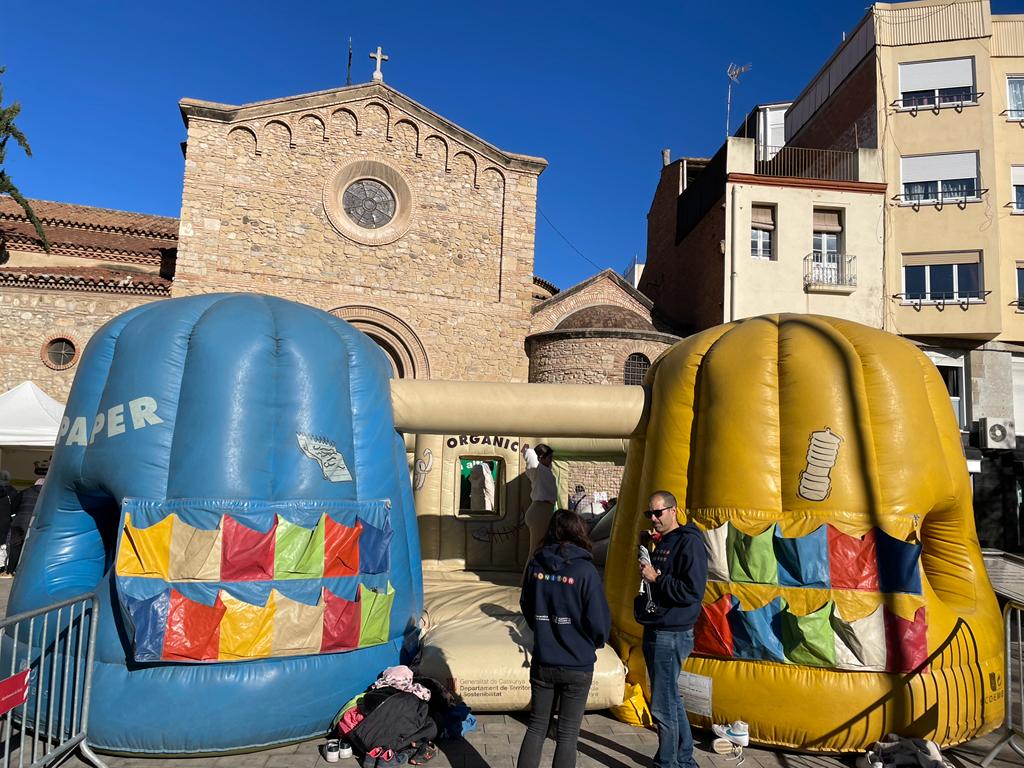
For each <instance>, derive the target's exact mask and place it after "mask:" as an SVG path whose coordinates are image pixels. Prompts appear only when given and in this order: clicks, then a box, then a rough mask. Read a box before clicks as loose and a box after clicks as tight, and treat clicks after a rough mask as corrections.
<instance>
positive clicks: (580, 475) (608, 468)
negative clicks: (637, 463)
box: [566, 461, 625, 499]
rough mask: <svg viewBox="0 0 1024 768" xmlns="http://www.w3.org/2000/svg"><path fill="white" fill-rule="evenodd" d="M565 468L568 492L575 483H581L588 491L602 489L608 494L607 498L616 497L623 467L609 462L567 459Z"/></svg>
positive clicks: (596, 491)
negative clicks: (586, 461)
mask: <svg viewBox="0 0 1024 768" xmlns="http://www.w3.org/2000/svg"><path fill="white" fill-rule="evenodd" d="M566 468H567V470H568V473H569V493H572V491H573V489H575V488H576V486H577V485H582V486H583V487H584V488H586V489H587V491H588V492H589V493H599V492H602V491H603V492H604V493H607V494H608V498H609V499H614V498H616V497H618V495H619V486H621V485H622V473H623V472H624V471H625V467H619V466H616V465H615V464H612V463H610V462H601V463H593V464H591V463H585V462H578V461H567V462H566Z"/></svg>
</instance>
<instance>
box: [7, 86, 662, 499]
mask: <svg viewBox="0 0 1024 768" xmlns="http://www.w3.org/2000/svg"><path fill="white" fill-rule="evenodd" d="M180 108H181V113H182V116H183V118H184V121H185V126H186V131H187V141H186V143H185V145H184V152H185V171H184V185H183V193H182V205H181V217H180V219H172V218H166V217H159V216H147V215H143V214H137V213H131V212H127V211H111V210H106V209H100V208H91V207H87V206H79V205H70V204H66V203H54V202H47V201H40V200H36V201H32V203H33V207H34V208H35V210H36V213H37V214H38V215H39V217H40V218H41V220H42V222H43V225H44V229H45V231H46V232H47V235H48V237H49V239H50V240H51V243H52V245H53V248H52V250H51V253H49V254H46V253H44V252H43V249H42V247H41V244H40V243H39V242H38V240H37V238H36V235H35V233H34V231H33V229H32V227H31V225H30V224H29V222H28V221H27V219H26V218H25V216H24V214H23V212H22V211H21V209H20V208H19V207H18V206H17V205H16V204H15V203H14V202H13V201H12V200H10V199H9V198H3V197H0V238H2V239H3V241H4V242H5V244H6V246H7V249H8V251H9V252H10V258H9V260H8V262H7V263H4V264H0V392H3V391H6V390H8V389H10V388H11V387H13V386H15V385H17V384H19V383H20V382H22V381H25V380H32V381H35V382H36V383H37V384H38V385H39V386H41V387H42V388H43V389H44V390H45V391H47V392H48V393H49V394H50V395H52V396H53V397H56V398H57V399H59V400H64V399H66V397H67V394H68V391H69V389H70V386H71V382H72V380H73V377H74V373H75V369H76V365H77V361H78V359H79V355H80V354H81V351H82V350H84V348H85V345H86V343H87V342H88V340H89V337H90V336H91V335H92V334H93V333H94V332H95V331H96V330H97V329H98V328H99V327H100V326H101V325H103V323H105V322H106V321H107V320H109V319H111V318H112V317H114V316H116V315H118V314H120V313H122V312H124V311H126V310H128V309H131V308H132V307H135V306H138V305H139V304H141V303H143V302H147V301H153V300H158V299H163V298H169V297H178V296H188V295H194V294H201V293H211V292H221V291H229V292H230V291H251V292H256V293H266V294H272V295H277V296H281V297H284V298H287V299H292V300H294V301H300V302H303V303H306V304H310V305H313V306H316V307H319V308H321V309H323V310H326V311H328V312H331V313H333V314H335V315H337V316H339V317H341V318H344V319H345V320H347V321H349V322H351V323H352V324H354V325H355V326H356V327H358V328H360V329H361V330H363V331H364V332H365V333H367V334H368V335H369V336H370V337H371V338H373V339H374V341H376V342H377V344H378V345H380V347H381V348H382V349H383V350H384V351H385V353H386V354H387V355H388V357H389V358H390V360H391V362H392V365H393V367H394V369H395V373H396V375H398V376H401V377H406V378H432V379H462V380H474V381H500V382H525V381H544V382H560V381H561V382H578V383H584V382H585V383H615V384H621V383H638V382H639V381H640V380H641V379H642V376H643V373H644V371H645V370H646V366H647V365H649V364H650V362H651V361H653V360H654V358H655V357H657V355H658V354H660V352H661V351H662V350H663V349H665V348H666V347H667V346H669V345H670V344H671V343H672V342H673V341H675V340H676V337H674V336H672V335H670V334H668V333H665V332H664V329H662V328H656V327H655V324H654V322H653V321H652V318H651V304H650V301H649V300H648V299H647V298H646V297H644V296H643V295H641V294H640V293H638V292H637V291H636V290H635V289H634V288H633V286H632V285H630V284H629V283H627V282H626V281H625V280H623V279H622V278H621V277H619V276H618V275H617V274H615V273H614V272H612V271H611V270H606V271H604V272H602V273H600V274H598V275H596V276H594V277H592V278H590V279H588V280H585V281H584V282H582V283H580V284H579V285H577V286H574V287H572V288H570V289H568V290H566V291H561V292H560V291H559V290H558V288H556V287H555V286H554V285H552V284H551V283H549V282H547V281H545V280H543V279H540V278H537V277H535V276H534V273H533V268H534V235H535V226H536V200H537V186H538V179H539V177H540V174H541V173H542V172H543V170H544V168H545V167H546V162H545V161H544V160H543V159H540V158H536V157H530V156H527V155H520V154H514V153H510V152H506V151H504V150H501V149H499V148H497V147H495V146H493V145H491V144H489V143H487V142H486V141H484V140H483V139H480V138H478V137H476V136H474V135H472V134H470V133H468V132H467V131H465V130H463V129H461V128H459V127H458V126H456V125H454V124H452V123H450V122H449V121H447V120H445V119H444V118H443V117H441V116H439V115H437V114H435V113H434V112H432V111H430V110H429V109H427V108H426V107H423V106H421V105H420V104H417V103H416V102H415V101H413V100H411V99H409V98H408V97H406V96H404V95H403V94H401V93H399V92H398V91H395V90H394V89H392V88H390V87H389V86H387V85H385V84H384V83H383V82H373V83H369V84H364V85H356V86H348V87H345V88H339V89H334V90H330V91H323V92H320V93H314V94H307V95H302V96H296V97H289V98H283V99H275V100H271V101H265V102H260V103H256V104H248V105H244V106H230V105H224V104H215V103H211V102H204V101H196V100H191V99H186V100H184V101H182V102H181V104H180ZM571 472H572V475H571V480H570V482H571V483H572V484H575V483H576V482H582V483H583V484H585V485H587V487H588V489H590V490H606V491H608V492H609V495H615V493H616V492H617V488H618V480H619V478H620V476H621V466H615V465H614V464H613V465H608V466H603V467H601V466H596V465H594V464H593V463H591V464H587V463H581V464H579V465H578V466H577V465H575V464H574V465H573V466H572V467H571Z"/></svg>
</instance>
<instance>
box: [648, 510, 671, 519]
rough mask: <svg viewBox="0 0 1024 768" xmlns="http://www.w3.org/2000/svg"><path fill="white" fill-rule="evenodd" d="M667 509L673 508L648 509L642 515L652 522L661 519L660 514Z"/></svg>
mask: <svg viewBox="0 0 1024 768" xmlns="http://www.w3.org/2000/svg"><path fill="white" fill-rule="evenodd" d="M667 509H675V507H662V508H661V509H648V510H645V511H644V514H645V515H646V516H647V517H648V518H650V519H652V520H653V519H654V518H656V517H661V513H662V512H664V511H665V510H667Z"/></svg>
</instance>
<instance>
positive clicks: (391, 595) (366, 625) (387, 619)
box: [359, 581, 395, 648]
mask: <svg viewBox="0 0 1024 768" xmlns="http://www.w3.org/2000/svg"><path fill="white" fill-rule="evenodd" d="M393 602H395V588H394V587H392V586H391V582H390V581H389V582H388V589H387V592H374V591H373V590H372V589H370V588H368V587H367V586H366V585H364V584H360V585H359V606H360V623H359V647H360V648H362V647H364V646H367V645H380V644H381V643H386V642H387V641H388V633H389V631H390V629H391V604H392V603H393Z"/></svg>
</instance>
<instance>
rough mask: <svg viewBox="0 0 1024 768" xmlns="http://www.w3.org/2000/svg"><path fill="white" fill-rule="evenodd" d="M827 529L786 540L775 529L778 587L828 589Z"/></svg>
mask: <svg viewBox="0 0 1024 768" xmlns="http://www.w3.org/2000/svg"><path fill="white" fill-rule="evenodd" d="M827 531H828V527H827V526H824V525H823V526H821V527H820V528H818V529H816V530H814V531H812V532H811V533H808V534H807V535H806V536H800V537H798V538H792V539H786V538H783V537H782V532H781V531H780V530H779V528H776V529H775V540H774V544H775V558H776V559H777V560H778V563H779V580H778V583H779V584H781V585H782V586H785V587H814V588H816V589H828V588H829V587H830V586H831V582H832V579H831V577H830V575H829V561H828V533H827Z"/></svg>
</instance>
